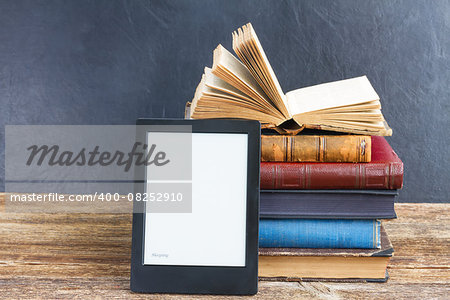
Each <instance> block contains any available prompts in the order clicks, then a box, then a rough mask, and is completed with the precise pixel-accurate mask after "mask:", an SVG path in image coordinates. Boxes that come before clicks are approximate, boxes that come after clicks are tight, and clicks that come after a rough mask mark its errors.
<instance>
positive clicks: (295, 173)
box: [261, 162, 403, 190]
mask: <svg viewBox="0 0 450 300" xmlns="http://www.w3.org/2000/svg"><path fill="white" fill-rule="evenodd" d="M402 186H403V163H402V162H386V163H382V162H380V163H364V164H347V163H322V164H316V163H273V162H263V163H261V189H264V190H271V189H273V190H276V189H286V190H292V189H294V190H295V189H386V190H393V189H401V188H402Z"/></svg>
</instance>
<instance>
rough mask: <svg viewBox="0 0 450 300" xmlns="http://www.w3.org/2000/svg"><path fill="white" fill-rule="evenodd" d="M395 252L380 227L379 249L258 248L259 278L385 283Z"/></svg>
mask: <svg viewBox="0 0 450 300" xmlns="http://www.w3.org/2000/svg"><path fill="white" fill-rule="evenodd" d="M393 253H394V248H393V247H392V244H391V241H390V240H389V237H388V235H387V234H386V231H385V230H384V228H383V227H381V248H380V249H306V248H259V271H258V272H259V277H260V279H262V280H279V281H280V280H281V281H316V280H317V281H318V280H325V281H328V280H330V281H386V280H387V278H388V276H387V271H386V268H387V264H388V262H389V260H390V258H391V257H392V256H393Z"/></svg>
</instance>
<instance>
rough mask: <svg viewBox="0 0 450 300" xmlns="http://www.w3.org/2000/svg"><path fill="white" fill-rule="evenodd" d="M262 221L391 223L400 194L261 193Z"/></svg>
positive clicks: (320, 191) (329, 191) (333, 191)
mask: <svg viewBox="0 0 450 300" xmlns="http://www.w3.org/2000/svg"><path fill="white" fill-rule="evenodd" d="M260 194H261V196H260V209H259V215H260V217H261V218H285V219H286V218H302V219H304V218H315V219H319V218H326V219H392V218H395V217H396V214H395V210H394V202H395V199H396V198H397V196H398V192H397V190H262V191H261V193H260Z"/></svg>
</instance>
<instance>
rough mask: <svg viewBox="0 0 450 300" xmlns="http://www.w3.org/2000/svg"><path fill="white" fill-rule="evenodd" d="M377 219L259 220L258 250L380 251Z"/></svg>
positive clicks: (379, 224) (378, 222)
mask: <svg viewBox="0 0 450 300" xmlns="http://www.w3.org/2000/svg"><path fill="white" fill-rule="evenodd" d="M380 226H381V223H380V221H378V220H351V219H350V220H349V219H345V220H336V219H260V221H259V247H260V248H365V249H368V248H372V249H373V248H380V247H381V241H380Z"/></svg>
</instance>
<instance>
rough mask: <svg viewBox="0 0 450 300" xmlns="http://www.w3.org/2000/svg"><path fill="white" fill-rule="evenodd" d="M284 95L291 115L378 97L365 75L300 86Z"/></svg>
mask: <svg viewBox="0 0 450 300" xmlns="http://www.w3.org/2000/svg"><path fill="white" fill-rule="evenodd" d="M286 97H287V102H288V106H289V112H290V113H291V115H292V116H293V115H297V114H302V113H307V112H311V111H316V110H321V109H327V108H334V107H341V106H349V105H355V104H360V103H365V102H370V101H377V100H379V99H380V97H379V96H378V94H377V93H376V92H375V90H374V89H373V87H372V85H371V84H370V82H369V80H368V79H367V77H366V76H361V77H356V78H351V79H346V80H340V81H334V82H329V83H323V84H319V85H314V86H310V87H306V88H301V89H298V90H294V91H291V92H289V93H287V94H286Z"/></svg>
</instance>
